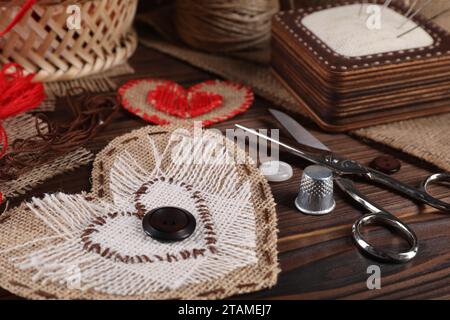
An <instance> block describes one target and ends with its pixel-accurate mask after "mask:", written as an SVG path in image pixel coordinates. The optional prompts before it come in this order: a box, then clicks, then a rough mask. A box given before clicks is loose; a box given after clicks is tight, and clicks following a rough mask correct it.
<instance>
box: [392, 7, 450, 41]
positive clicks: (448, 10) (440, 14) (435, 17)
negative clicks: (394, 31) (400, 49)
mask: <svg viewBox="0 0 450 320" xmlns="http://www.w3.org/2000/svg"><path fill="white" fill-rule="evenodd" d="M447 12H450V8H448V9H446V10H444V11H442V12H440V13H438V14H436V15H435V16H433V17H431V18H430V19H428V20H427V21H425V24H426V23H428V22H430V21H432V20H434V19H437V18H439V17H440V16H443V15H444V14H446V13H447ZM419 27H420V25H419V24H418V25H417V26H415V27H414V28H412V29H409V30H408V31H405V32H403V33H402V34H400V35H398V36H397V38H401V37H403V36H404V35H405V34H408V33H410V32H412V31H414V30H416V29H417V28H419Z"/></svg>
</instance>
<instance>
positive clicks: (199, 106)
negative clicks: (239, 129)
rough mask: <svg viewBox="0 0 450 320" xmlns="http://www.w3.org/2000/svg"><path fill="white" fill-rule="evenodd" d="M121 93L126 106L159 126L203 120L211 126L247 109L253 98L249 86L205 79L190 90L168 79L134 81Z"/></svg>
mask: <svg viewBox="0 0 450 320" xmlns="http://www.w3.org/2000/svg"><path fill="white" fill-rule="evenodd" d="M119 93H120V95H121V96H122V104H123V106H124V107H125V109H127V110H128V111H130V112H131V113H133V114H136V115H137V116H139V117H141V118H143V119H144V120H146V121H148V122H151V123H155V124H160V125H165V124H176V125H192V123H193V122H194V121H200V122H201V123H202V125H203V126H209V125H212V124H214V123H217V122H221V121H225V120H227V119H229V118H232V117H234V116H236V115H238V114H240V113H242V112H244V111H246V110H247V109H248V108H250V106H251V105H252V103H253V101H254V94H253V91H252V90H251V89H250V88H249V87H245V86H242V85H240V84H236V83H232V82H229V81H219V80H210V81H205V82H202V83H199V84H197V85H194V86H193V87H191V88H189V89H188V90H185V89H184V88H183V87H181V86H179V85H178V84H176V83H174V82H170V81H167V80H159V79H140V80H132V81H129V82H127V83H126V84H125V85H123V86H122V87H121V88H120V89H119Z"/></svg>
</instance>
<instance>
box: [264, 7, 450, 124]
mask: <svg viewBox="0 0 450 320" xmlns="http://www.w3.org/2000/svg"><path fill="white" fill-rule="evenodd" d="M388 2H389V1H388ZM384 3H385V1H384V0H379V1H375V5H374V3H371V4H362V3H361V1H353V2H352V1H350V2H349V1H345V2H342V1H339V2H337V3H334V4H332V5H327V6H317V7H309V8H303V9H298V10H291V11H285V12H280V13H279V14H277V15H276V16H275V18H274V22H273V27H272V68H273V70H274V73H275V75H276V76H277V77H278V78H279V79H280V81H281V82H282V83H283V84H284V85H285V86H286V88H287V89H288V90H289V91H290V92H291V93H292V94H293V95H294V96H295V97H296V98H297V100H298V101H299V105H300V106H299V108H302V109H304V110H306V111H307V112H308V113H309V114H310V115H311V116H312V118H313V119H314V120H315V121H316V122H317V123H318V124H319V125H320V126H321V127H322V128H324V129H326V130H329V131H347V130H351V129H356V128H361V127H366V126H371V125H376V124H381V123H386V122H390V121H398V120H404V119H410V118H414V117H420V116H425V115H432V114H437V113H444V112H449V111H450V35H449V34H448V33H447V31H445V30H443V29H442V28H440V27H439V26H437V25H436V24H434V23H433V22H431V21H428V20H427V19H426V18H425V17H423V16H421V15H420V14H417V15H415V16H414V17H412V18H411V19H409V18H408V15H411V13H414V11H413V10H409V9H408V8H407V7H405V6H404V5H403V4H402V3H400V2H398V1H393V2H392V3H391V4H390V5H389V6H384V5H383V4H384ZM386 3H387V2H386ZM408 10H409V12H408Z"/></svg>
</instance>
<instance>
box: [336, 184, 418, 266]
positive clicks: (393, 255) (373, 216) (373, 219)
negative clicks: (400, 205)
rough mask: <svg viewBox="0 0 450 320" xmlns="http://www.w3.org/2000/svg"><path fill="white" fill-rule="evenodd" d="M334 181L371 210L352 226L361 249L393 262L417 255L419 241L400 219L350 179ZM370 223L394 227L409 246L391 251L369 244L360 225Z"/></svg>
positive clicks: (353, 234) (403, 261)
mask: <svg viewBox="0 0 450 320" xmlns="http://www.w3.org/2000/svg"><path fill="white" fill-rule="evenodd" d="M336 183H337V185H338V186H339V187H340V188H341V189H342V190H343V191H345V192H346V193H347V194H348V195H349V196H351V197H352V198H353V199H354V200H356V201H357V202H358V203H360V204H361V205H362V206H363V207H365V208H366V209H368V210H370V211H371V213H369V214H366V215H363V216H362V217H361V218H359V219H358V220H356V222H355V223H354V224H353V227H352V236H353V239H354V240H355V242H356V245H357V246H358V247H359V248H360V249H361V250H363V251H365V252H366V253H368V254H369V255H371V256H372V257H375V258H378V259H380V260H384V261H389V262H395V263H405V262H408V261H410V260H411V259H412V258H414V257H415V256H416V255H417V252H418V250H419V241H418V239H417V236H416V234H415V233H414V231H413V230H411V228H409V227H408V226H407V225H406V224H404V223H403V222H402V221H400V220H399V219H398V218H397V217H396V216H394V215H393V214H391V213H389V212H387V211H386V210H384V209H383V208H381V206H379V205H378V204H376V203H375V202H373V201H371V200H369V199H368V198H367V197H366V196H365V195H363V194H362V193H361V192H360V191H359V190H358V189H357V188H356V187H355V185H354V184H353V182H352V181H351V180H348V179H344V178H336ZM370 224H377V225H381V226H383V227H386V228H394V229H395V230H396V231H397V232H398V233H399V235H400V236H402V238H404V239H405V240H406V241H408V243H409V245H410V248H409V249H408V250H407V251H404V252H393V251H387V250H383V249H379V248H377V247H375V246H373V245H371V244H370V243H369V242H367V240H365V239H364V236H363V235H362V233H361V227H363V226H367V225H370Z"/></svg>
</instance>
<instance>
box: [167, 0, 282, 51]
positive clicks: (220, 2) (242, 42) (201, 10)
mask: <svg viewBox="0 0 450 320" xmlns="http://www.w3.org/2000/svg"><path fill="white" fill-rule="evenodd" d="M175 9H176V10H175V26H176V29H177V31H178V34H179V36H180V37H181V39H182V40H183V41H184V42H185V43H187V44H188V45H190V46H192V47H194V48H197V49H201V50H205V51H209V52H230V51H237V50H243V49H249V48H256V47H263V46H265V45H267V44H268V42H269V39H270V29H271V21H272V16H273V15H274V14H275V13H276V12H277V11H278V10H279V1H278V0H177V1H176V3H175Z"/></svg>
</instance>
